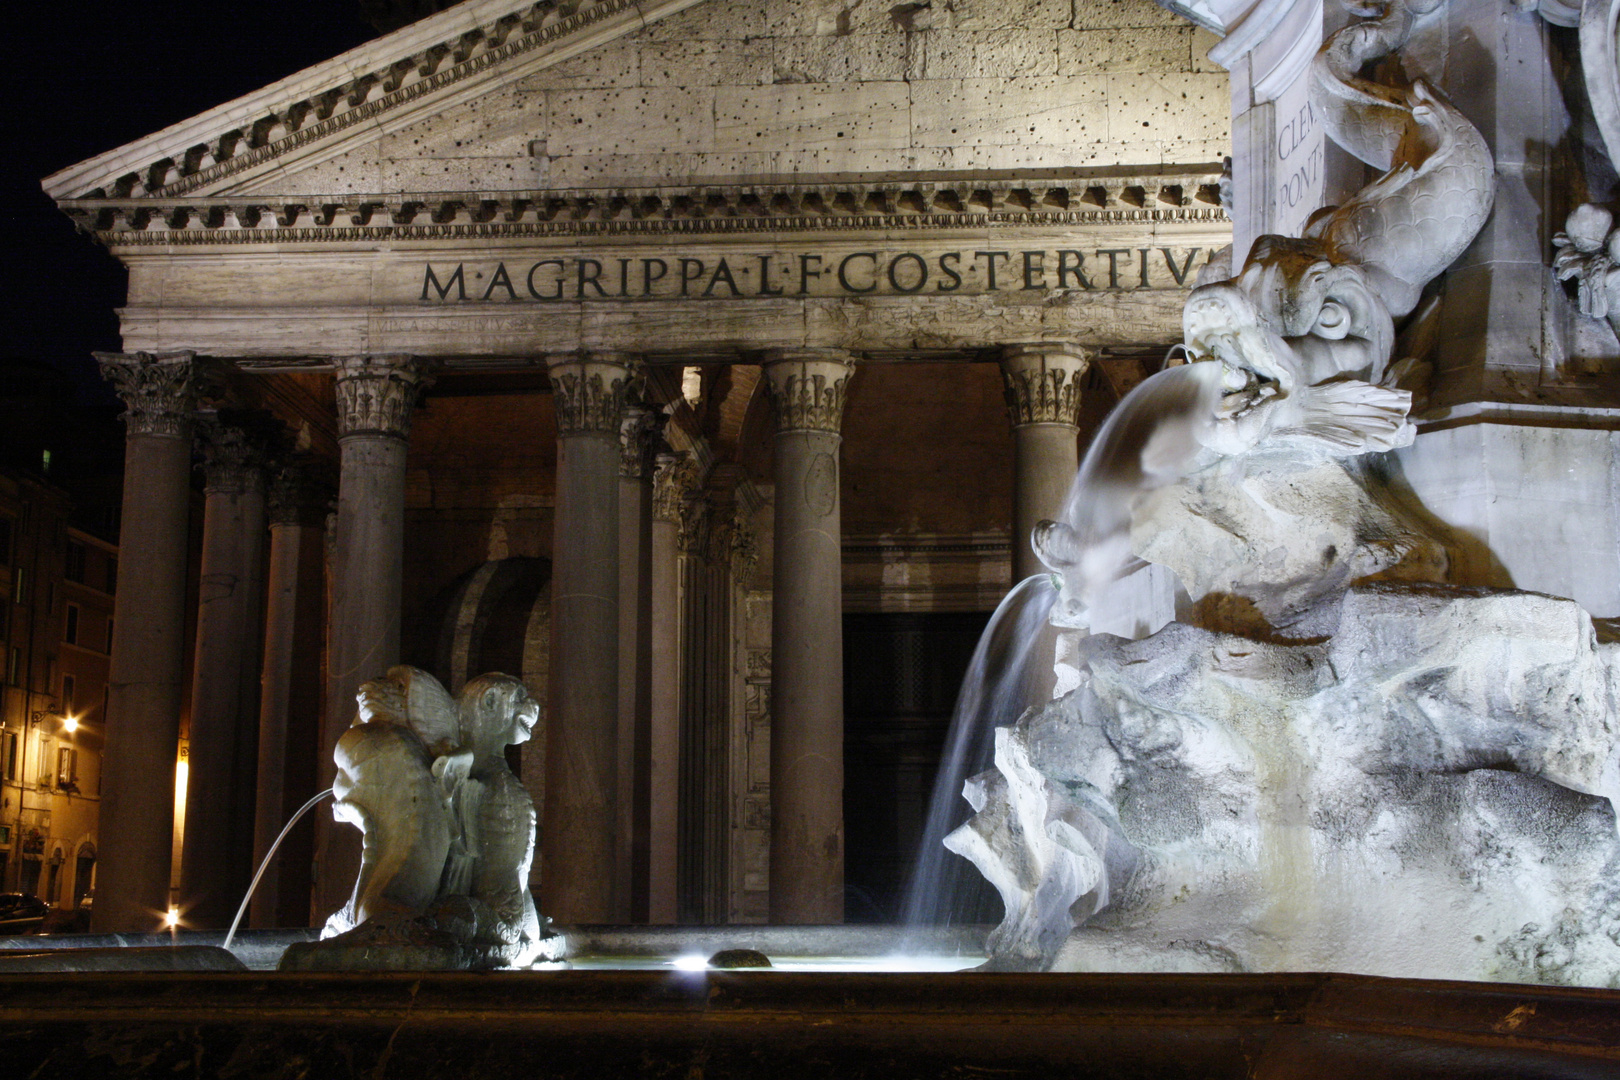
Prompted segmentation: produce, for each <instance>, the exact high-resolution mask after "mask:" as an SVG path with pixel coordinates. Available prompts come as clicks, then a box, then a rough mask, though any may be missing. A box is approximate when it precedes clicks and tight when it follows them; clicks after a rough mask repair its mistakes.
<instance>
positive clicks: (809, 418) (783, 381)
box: [765, 349, 855, 435]
mask: <svg viewBox="0 0 1620 1080" xmlns="http://www.w3.org/2000/svg"><path fill="white" fill-rule="evenodd" d="M854 373H855V361H854V359H853V358H852V357H851V356H850V355H849V354H848V353H842V352H837V351H835V350H830V349H828V350H813V349H806V350H781V351H777V352H772V353H770V354H769V355H767V356H766V358H765V376H766V378H767V380H768V384H767V385H768V386H769V389H770V394H771V400H772V402H773V403H774V404H775V406H776V430H777V431H825V432H829V433H831V434H834V435H836V434H838V432H839V429H840V428H841V427H842V426H843V422H844V398H845V395H846V392H847V390H848V387H849V379H850V376H851V375H853V374H854Z"/></svg>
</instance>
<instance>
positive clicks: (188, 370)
mask: <svg viewBox="0 0 1620 1080" xmlns="http://www.w3.org/2000/svg"><path fill="white" fill-rule="evenodd" d="M196 355H197V354H196V353H193V352H191V351H189V350H187V351H181V352H166V353H144V352H137V353H104V352H98V353H96V354H95V357H96V360H97V361H99V362H100V364H101V377H102V378H104V379H106V380H107V381H108V382H110V383H112V384H113V389H114V390H115V391H117V393H118V396H119V397H120V398H122V399H123V402H124V408H125V410H126V411H125V413H124V424H125V426H126V428H127V430H128V432H129V434H131V435H162V436H167V437H169V438H174V439H183V438H187V437H189V435H190V432H191V413H192V410H193V409H194V408H195V407H196V400H197V365H196Z"/></svg>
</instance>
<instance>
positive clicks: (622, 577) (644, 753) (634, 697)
mask: <svg viewBox="0 0 1620 1080" xmlns="http://www.w3.org/2000/svg"><path fill="white" fill-rule="evenodd" d="M663 419H664V417H663V414H662V413H660V412H659V411H658V410H657V409H655V408H653V407H652V406H649V405H646V404H642V403H639V402H638V403H634V404H630V405H627V406H626V407H625V411H624V418H623V420H622V421H621V423H620V427H619V449H620V457H619V807H618V811H619V814H618V817H619V824H618V829H619V844H618V855H617V860H618V867H619V878H620V885H619V889H620V891H621V895H623V896H625V897H627V898H628V903H629V914H630V920H631V921H632V922H646V921H647V911H648V907H647V905H648V892H647V873H648V859H649V855H650V849H649V847H648V844H649V835H650V829H651V818H650V814H651V804H650V802H649V797H650V790H649V788H648V769H649V766H650V760H651V753H652V700H651V698H652V641H651V636H652V593H651V585H652V579H651V571H652V458H653V450H654V448H655V446H656V444H657V442H658V432H659V429H660V428H661V427H662V426H663V425H662V423H661V421H662V420H663Z"/></svg>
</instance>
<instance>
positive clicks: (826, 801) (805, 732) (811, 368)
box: [765, 351, 853, 923]
mask: <svg viewBox="0 0 1620 1080" xmlns="http://www.w3.org/2000/svg"><path fill="white" fill-rule="evenodd" d="M852 370H853V363H852V361H851V360H850V358H849V357H848V356H847V354H841V353H836V352H823V351H814V352H812V351H804V352H783V353H776V354H772V355H770V356H768V357H767V358H766V362H765V375H766V378H767V379H769V380H770V384H769V385H770V391H771V396H772V398H773V401H774V404H775V406H776V417H777V431H776V443H775V449H776V477H775V478H776V509H775V524H776V536H775V572H774V579H773V587H774V596H773V600H772V622H771V654H772V663H773V669H772V688H771V696H772V709H771V900H770V916H771V922H772V923H837V922H842V921H843V917H844V807H843V798H844V752H843V746H844V741H843V740H844V678H843V668H844V656H843V636H844V635H843V617H844V612H843V580H842V574H843V554H842V550H841V544H842V533H841V528H840V514H839V490H838V448H839V442H840V436H839V427H840V425H841V423H842V421H843V412H844V397H845V390H846V387H847V386H848V383H849V377H850V375H851V373H852Z"/></svg>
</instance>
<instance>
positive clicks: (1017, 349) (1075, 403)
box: [1001, 342, 1091, 428]
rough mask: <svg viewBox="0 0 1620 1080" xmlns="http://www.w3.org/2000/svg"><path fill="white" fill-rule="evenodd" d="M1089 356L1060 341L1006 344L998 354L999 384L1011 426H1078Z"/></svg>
mask: <svg viewBox="0 0 1620 1080" xmlns="http://www.w3.org/2000/svg"><path fill="white" fill-rule="evenodd" d="M1090 366H1091V354H1090V353H1088V352H1086V351H1085V350H1084V349H1081V348H1078V347H1077V346H1074V345H1069V344H1066V343H1063V342H1049V343H1041V344H1037V345H1009V346H1007V347H1006V348H1005V349H1003V350H1002V353H1001V381H1002V386H1003V387H1004V390H1005V394H1006V400H1007V414H1008V416H1009V417H1011V419H1012V425H1013V427H1015V428H1017V427H1024V426H1025V425H1027V424H1067V425H1069V426H1070V427H1079V426H1080V380H1081V378H1082V377H1084V376H1085V373H1086V369H1087V368H1089V367H1090Z"/></svg>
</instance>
